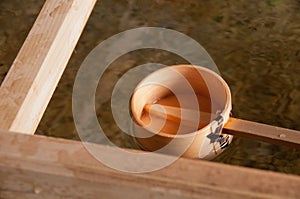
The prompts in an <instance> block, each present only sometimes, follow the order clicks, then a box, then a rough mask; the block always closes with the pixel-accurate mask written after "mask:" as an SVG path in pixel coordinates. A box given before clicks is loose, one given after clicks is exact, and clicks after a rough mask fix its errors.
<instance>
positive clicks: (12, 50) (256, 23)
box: [0, 0, 300, 175]
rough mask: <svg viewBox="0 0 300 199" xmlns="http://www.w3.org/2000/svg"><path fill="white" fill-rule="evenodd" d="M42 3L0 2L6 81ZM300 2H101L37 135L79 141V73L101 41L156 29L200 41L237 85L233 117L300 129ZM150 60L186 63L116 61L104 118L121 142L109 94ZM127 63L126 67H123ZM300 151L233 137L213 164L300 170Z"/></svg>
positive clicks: (103, 98) (0, 51)
mask: <svg viewBox="0 0 300 199" xmlns="http://www.w3.org/2000/svg"><path fill="white" fill-rule="evenodd" d="M43 3H44V1H42V0H26V1H22V0H1V1H0V9H1V10H0V27H1V29H0V47H1V48H0V81H2V79H3V77H4V76H5V74H6V72H7V71H8V69H9V66H10V65H11V63H12V61H13V59H14V57H15V56H16V54H17V52H18V50H19V48H20V47H21V45H22V43H23V41H24V39H25V37H26V35H27V33H28V31H29V30H30V27H31V25H32V23H33V21H34V20H35V18H36V16H37V14H38V12H39V10H40V8H41V6H42V5H43ZM299 9H300V2H299V0H268V1H262V0H251V1H242V0H228V1H217V0H210V1H199V0H190V1H185V0H155V1H152V0H147V1H146V0H145V1H140V0H101V1H99V2H98V3H97V5H96V7H95V9H94V11H93V14H92V17H91V18H90V20H89V22H88V25H87V27H86V29H85V31H84V33H83V35H82V37H81V39H80V42H79V44H78V45H77V47H76V50H75V52H74V54H73V56H72V59H71V60H70V62H69V64H68V67H67V69H66V71H65V73H64V75H63V77H62V79H61V81H60V83H59V85H58V87H57V89H56V92H55V94H54V96H53V99H52V100H51V102H50V104H49V107H48V108H47V111H46V113H45V115H44V117H43V119H42V121H41V123H40V125H39V127H38V130H37V133H38V134H44V135H48V136H54V137H63V138H68V139H79V137H78V135H77V133H76V130H75V127H74V122H73V118H72V110H71V95H72V87H73V82H74V78H75V75H76V72H77V70H78V68H79V66H80V64H81V62H82V61H83V59H84V58H85V57H86V56H87V54H88V53H89V52H90V51H91V50H92V49H93V48H94V47H95V46H96V45H97V44H99V43H100V42H101V41H103V40H105V39H107V38H108V37H110V36H112V35H114V34H116V33H119V32H121V31H123V30H127V29H130V28H135V27H141V26H158V27H165V28H170V29H174V30H177V31H180V32H182V33H185V34H187V35H189V36H190V37H192V38H193V39H195V40H197V41H198V42H199V43H201V44H202V45H203V46H204V47H205V49H206V50H207V51H208V52H209V53H210V55H211V56H212V58H213V59H214V61H215V62H216V64H217V66H218V67H219V70H220V72H221V74H222V77H223V78H224V79H225V80H226V82H227V83H228V85H229V86H230V88H231V92H232V98H233V114H234V116H235V117H238V118H242V119H247V120H252V121H257V122H263V123H267V124H272V125H276V126H281V127H286V128H292V129H296V130H300V122H299V118H300V112H299V109H300V78H299V75H300V37H299V34H300V24H299V21H300V15H299V14H298V13H299ZM147 62H158V63H163V64H166V65H173V64H178V63H185V62H186V61H185V60H183V59H182V58H179V57H177V56H176V55H174V54H171V53H167V52H164V51H163V52H162V51H159V50H141V51H135V52H132V53H129V54H126V55H124V56H122V57H120V58H119V59H118V60H116V61H115V62H114V63H113V64H112V65H111V66H110V67H109V69H108V70H107V71H106V72H105V76H104V77H103V78H102V80H101V81H100V84H101V87H99V88H98V92H97V96H96V102H97V104H96V109H97V113H98V116H99V120H100V121H99V122H100V124H101V125H102V127H103V128H104V130H105V129H106V130H109V133H107V136H108V137H109V138H110V139H111V140H113V141H114V143H116V144H117V145H119V146H122V147H132V146H133V144H132V142H131V140H130V139H129V138H128V137H126V136H124V134H122V133H120V130H119V128H118V127H117V126H116V125H115V124H114V122H113V116H112V114H111V108H110V101H109V100H110V93H111V92H112V89H113V86H114V84H115V83H116V82H117V80H118V78H119V77H121V76H122V74H124V73H125V72H126V71H128V70H129V69H130V68H132V67H134V66H136V65H140V64H144V63H147ZM120 66H122V67H120ZM299 157H300V152H299V150H296V149H291V148H288V147H278V146H275V145H270V144H268V143H264V142H258V141H254V140H247V139H240V138H235V139H234V141H233V143H232V144H231V146H230V148H229V149H228V150H227V151H226V152H225V153H223V154H222V155H221V156H220V157H218V158H217V159H216V160H215V161H218V162H225V163H228V164H234V165H242V166H247V167H253V168H260V169H267V170H274V171H279V172H284V173H293V174H298V175H299V174H300V158H299Z"/></svg>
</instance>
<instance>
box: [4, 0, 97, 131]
mask: <svg viewBox="0 0 300 199" xmlns="http://www.w3.org/2000/svg"><path fill="white" fill-rule="evenodd" d="M95 2H96V0H47V1H46V3H45V5H44V7H43V8H42V10H41V12H40V14H39V16H38V18H37V20H36V22H35V23H34V26H33V28H32V29H31V31H30V33H29V35H28V37H27V39H26V41H25V43H24V44H23V46H22V48H21V50H20V52H19V54H18V55H17V57H16V59H15V61H14V63H13V65H12V67H11V69H10V70H9V72H8V74H7V76H6V78H5V80H4V81H3V83H2V85H1V87H0V121H1V122H0V129H2V130H9V131H16V132H21V133H26V134H34V132H35V130H36V128H37V126H38V123H39V121H40V119H41V117H42V115H43V113H44V111H45V109H46V107H47V104H48V103H49V101H50V99H51V97H52V94H53V92H54V90H55V88H56V85H57V83H58V81H59V79H60V77H61V75H62V73H63V71H64V69H65V67H66V65H67V62H68V60H69V58H70V56H71V54H72V52H73V49H74V48H75V45H76V43H77V41H78V39H79V36H80V35H81V32H82V30H83V28H84V26H85V24H86V21H87V19H88V17H89V15H90V13H91V11H92V9H93V7H94V4H95Z"/></svg>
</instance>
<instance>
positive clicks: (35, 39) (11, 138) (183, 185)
mask: <svg viewBox="0 0 300 199" xmlns="http://www.w3.org/2000/svg"><path fill="white" fill-rule="evenodd" d="M95 2H96V0H47V1H46V3H45V5H44V7H43V8H42V10H41V13H40V14H39V16H38V18H37V20H36V22H35V24H34V26H33V28H32V30H31V31H30V33H29V35H28V37H27V39H26V41H25V43H24V45H23V47H22V48H21V50H20V52H19V54H18V56H17V58H16V60H15V61H14V63H13V65H12V67H11V69H10V71H9V73H8V75H7V76H6V78H5V80H4V82H3V83H2V85H1V87H0V110H1V112H0V120H1V123H0V129H1V133H0V179H1V181H0V198H18V197H22V198H24V197H30V198H96V197H100V196H101V197H105V198H121V197H122V198H141V197H143V198H155V197H160V198H170V197H172V198H199V197H200V196H202V197H205V196H206V197H210V198H241V197H243V198H283V197H284V198H299V197H300V192H299V191H298V188H299V187H300V177H298V176H293V175H286V174H280V173H275V172H270V171H261V170H255V169H248V168H242V167H237V166H231V165H224V164H219V163H213V162H208V161H202V160H190V159H184V158H180V159H179V160H178V161H176V162H175V163H174V164H172V165H170V166H168V167H166V168H164V169H162V170H159V171H156V172H151V173H147V174H128V173H122V172H118V171H115V170H112V169H110V168H107V167H105V166H104V165H102V164H101V163H99V162H98V161H96V160H95V159H94V158H93V157H92V156H91V155H90V154H89V153H88V152H87V151H86V150H85V149H84V147H83V145H82V143H81V142H77V141H70V140H63V139H57V138H49V137H44V136H36V135H35V136H32V134H34V131H35V130H36V127H37V125H38V123H39V121H40V119H41V117H42V115H43V113H44V111H45V109H46V107H47V104H48V103H49V101H50V99H51V96H52V94H53V92H54V89H55V87H56V85H57V83H58V81H59V79H60V77H61V75H62V73H63V70H64V68H65V66H66V64H67V62H68V60H69V58H70V56H71V53H72V51H73V49H74V47H75V45H76V43H77V41H78V39H79V36H80V34H81V32H82V30H83V28H84V25H85V23H86V21H87V19H88V17H89V15H90V13H91V11H92V9H93V6H94V4H95ZM240 124H241V125H240V126H235V125H233V124H232V123H231V124H230V123H229V124H228V125H227V131H228V132H229V133H230V132H231V134H236V135H238V136H239V135H241V136H245V137H250V138H255V139H263V140H267V141H271V142H272V141H274V142H275V143H288V142H289V143H288V144H289V145H290V144H294V146H296V147H299V134H297V133H299V132H296V131H293V130H287V129H282V128H277V127H272V126H265V125H262V126H261V125H256V124H254V123H251V122H247V121H243V122H242V123H240ZM249 125H250V126H249ZM251 125H252V126H251ZM253 125H254V126H255V125H256V127H255V128H252V127H253ZM262 128H265V129H264V130H266V129H267V130H268V132H270V134H269V135H265V134H261V133H257V132H261V130H260V129H262ZM235 129H238V130H235ZM274 129H277V130H276V131H275V132H274V131H273V130H274ZM11 132H19V133H22V134H19V133H11ZM282 132H284V133H282ZM24 134H31V135H24ZM293 136H295V137H293ZM295 139H296V141H295ZM89 145H91V146H92V147H94V148H95V149H96V150H103V151H105V152H107V153H110V154H112V155H113V154H114V153H116V152H115V150H114V149H113V148H110V147H107V146H105V147H104V146H99V145H93V144H89ZM159 156H160V157H162V158H163V157H164V156H165V155H159ZM133 166H138V165H133Z"/></svg>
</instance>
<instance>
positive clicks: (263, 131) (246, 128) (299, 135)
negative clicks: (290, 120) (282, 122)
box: [223, 118, 300, 149]
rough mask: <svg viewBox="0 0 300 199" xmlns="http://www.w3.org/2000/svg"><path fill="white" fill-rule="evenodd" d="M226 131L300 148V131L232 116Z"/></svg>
mask: <svg viewBox="0 0 300 199" xmlns="http://www.w3.org/2000/svg"><path fill="white" fill-rule="evenodd" d="M223 132H224V133H226V134H231V135H236V136H240V137H246V138H250V139H256V140H262V141H266V142H269V143H273V144H279V145H286V146H290V147H294V148H297V149H300V131H296V130H292V129H286V128H281V127H276V126H271V125H267V124H261V123H257V122H251V121H247V120H241V119H237V118H230V119H229V120H228V122H227V123H226V125H225V126H224V131H223Z"/></svg>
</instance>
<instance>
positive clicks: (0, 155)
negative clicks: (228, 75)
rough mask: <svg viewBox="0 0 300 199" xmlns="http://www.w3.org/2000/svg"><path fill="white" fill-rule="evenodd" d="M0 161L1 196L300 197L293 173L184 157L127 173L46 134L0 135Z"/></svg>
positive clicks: (105, 148)
mask: <svg viewBox="0 0 300 199" xmlns="http://www.w3.org/2000/svg"><path fill="white" fill-rule="evenodd" d="M89 145H90V147H93V149H94V150H97V151H102V152H103V153H106V154H109V155H112V156H114V155H116V153H117V152H116V150H114V148H111V147H108V146H101V145H95V144H89ZM156 157H159V158H166V157H167V156H166V155H156ZM150 159H152V158H149V162H142V163H143V164H145V165H146V164H151V161H150ZM0 160H1V161H0V179H1V180H0V198H7V199H9V198H18V197H21V196H22V198H26V197H28V198H124V199H126V198H128V199H129V198H130V199H134V198H145V199H148V198H149V199H150V198H212V199H214V198H224V199H225V198H244V199H247V198H299V197H300V192H299V187H300V177H297V176H293V175H286V174H280V173H275V172H269V171H262V170H255V169H249V168H243V167H237V166H230V165H224V164H219V163H214V162H208V161H201V160H192V159H183V158H181V159H179V160H178V161H176V162H175V163H174V164H172V165H170V166H168V167H166V168H164V169H162V170H159V171H155V172H151V173H145V174H129V173H124V172H119V171H115V170H112V169H109V168H107V167H106V166H104V165H102V164H101V163H100V162H98V161H97V160H96V159H95V158H94V157H93V156H92V155H91V154H89V153H88V152H87V150H86V149H85V148H84V146H83V145H82V143H81V142H77V141H71V140H63V139H56V138H49V137H43V136H30V135H23V134H15V133H7V132H2V133H0ZM137 161H138V160H137ZM142 166H143V165H141V162H139V164H137V163H133V164H132V167H142Z"/></svg>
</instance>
